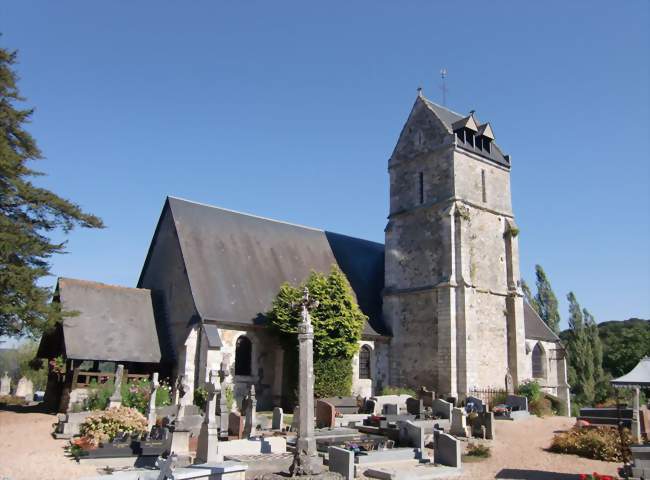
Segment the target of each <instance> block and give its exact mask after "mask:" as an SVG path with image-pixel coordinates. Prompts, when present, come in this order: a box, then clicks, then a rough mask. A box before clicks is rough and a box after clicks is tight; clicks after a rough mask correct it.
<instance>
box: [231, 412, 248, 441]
mask: <svg viewBox="0 0 650 480" xmlns="http://www.w3.org/2000/svg"><path fill="white" fill-rule="evenodd" d="M243 435H244V418H243V417H242V416H241V415H240V414H239V413H237V412H230V415H229V416H228V436H230V437H235V438H237V439H240V438H242V437H243Z"/></svg>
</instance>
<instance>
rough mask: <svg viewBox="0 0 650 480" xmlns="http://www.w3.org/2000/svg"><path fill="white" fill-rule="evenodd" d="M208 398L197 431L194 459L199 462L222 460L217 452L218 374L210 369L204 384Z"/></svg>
mask: <svg viewBox="0 0 650 480" xmlns="http://www.w3.org/2000/svg"><path fill="white" fill-rule="evenodd" d="M206 391H207V394H208V398H207V399H206V402H205V418H204V419H203V425H201V432H200V433H199V442H198V445H197V448H196V459H197V461H199V462H203V463H210V462H222V461H223V458H222V456H221V455H220V454H219V425H218V424H217V414H216V410H217V392H218V391H219V374H218V372H217V371H216V370H210V381H209V383H208V384H207V385H206Z"/></svg>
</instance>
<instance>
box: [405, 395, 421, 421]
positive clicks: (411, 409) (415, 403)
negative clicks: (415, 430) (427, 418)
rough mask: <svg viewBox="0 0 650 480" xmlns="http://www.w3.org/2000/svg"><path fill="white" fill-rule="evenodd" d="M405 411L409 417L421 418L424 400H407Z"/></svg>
mask: <svg viewBox="0 0 650 480" xmlns="http://www.w3.org/2000/svg"><path fill="white" fill-rule="evenodd" d="M406 411H407V412H408V413H409V414H411V415H416V416H418V417H419V416H422V415H423V414H424V400H422V399H421V398H420V399H415V398H407V399H406Z"/></svg>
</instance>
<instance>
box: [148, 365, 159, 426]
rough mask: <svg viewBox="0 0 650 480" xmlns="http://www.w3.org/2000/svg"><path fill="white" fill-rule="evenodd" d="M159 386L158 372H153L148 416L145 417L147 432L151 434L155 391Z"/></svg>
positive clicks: (154, 421)
mask: <svg viewBox="0 0 650 480" xmlns="http://www.w3.org/2000/svg"><path fill="white" fill-rule="evenodd" d="M159 386H160V383H158V372H153V376H152V378H151V387H150V389H149V414H148V415H147V429H148V431H149V432H151V429H152V428H153V426H154V425H155V424H156V391H157V390H158V387H159Z"/></svg>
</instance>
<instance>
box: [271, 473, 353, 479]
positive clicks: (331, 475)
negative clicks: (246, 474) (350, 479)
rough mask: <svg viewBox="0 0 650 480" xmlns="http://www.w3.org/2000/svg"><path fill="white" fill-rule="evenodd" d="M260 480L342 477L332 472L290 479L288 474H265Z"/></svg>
mask: <svg viewBox="0 0 650 480" xmlns="http://www.w3.org/2000/svg"><path fill="white" fill-rule="evenodd" d="M260 478H261V479H262V480H286V479H287V478H298V479H300V480H343V476H342V475H341V474H339V473H334V472H323V473H318V474H316V475H300V476H295V477H292V476H291V475H289V474H288V473H265V474H264V475H262V476H261V477H260Z"/></svg>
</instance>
